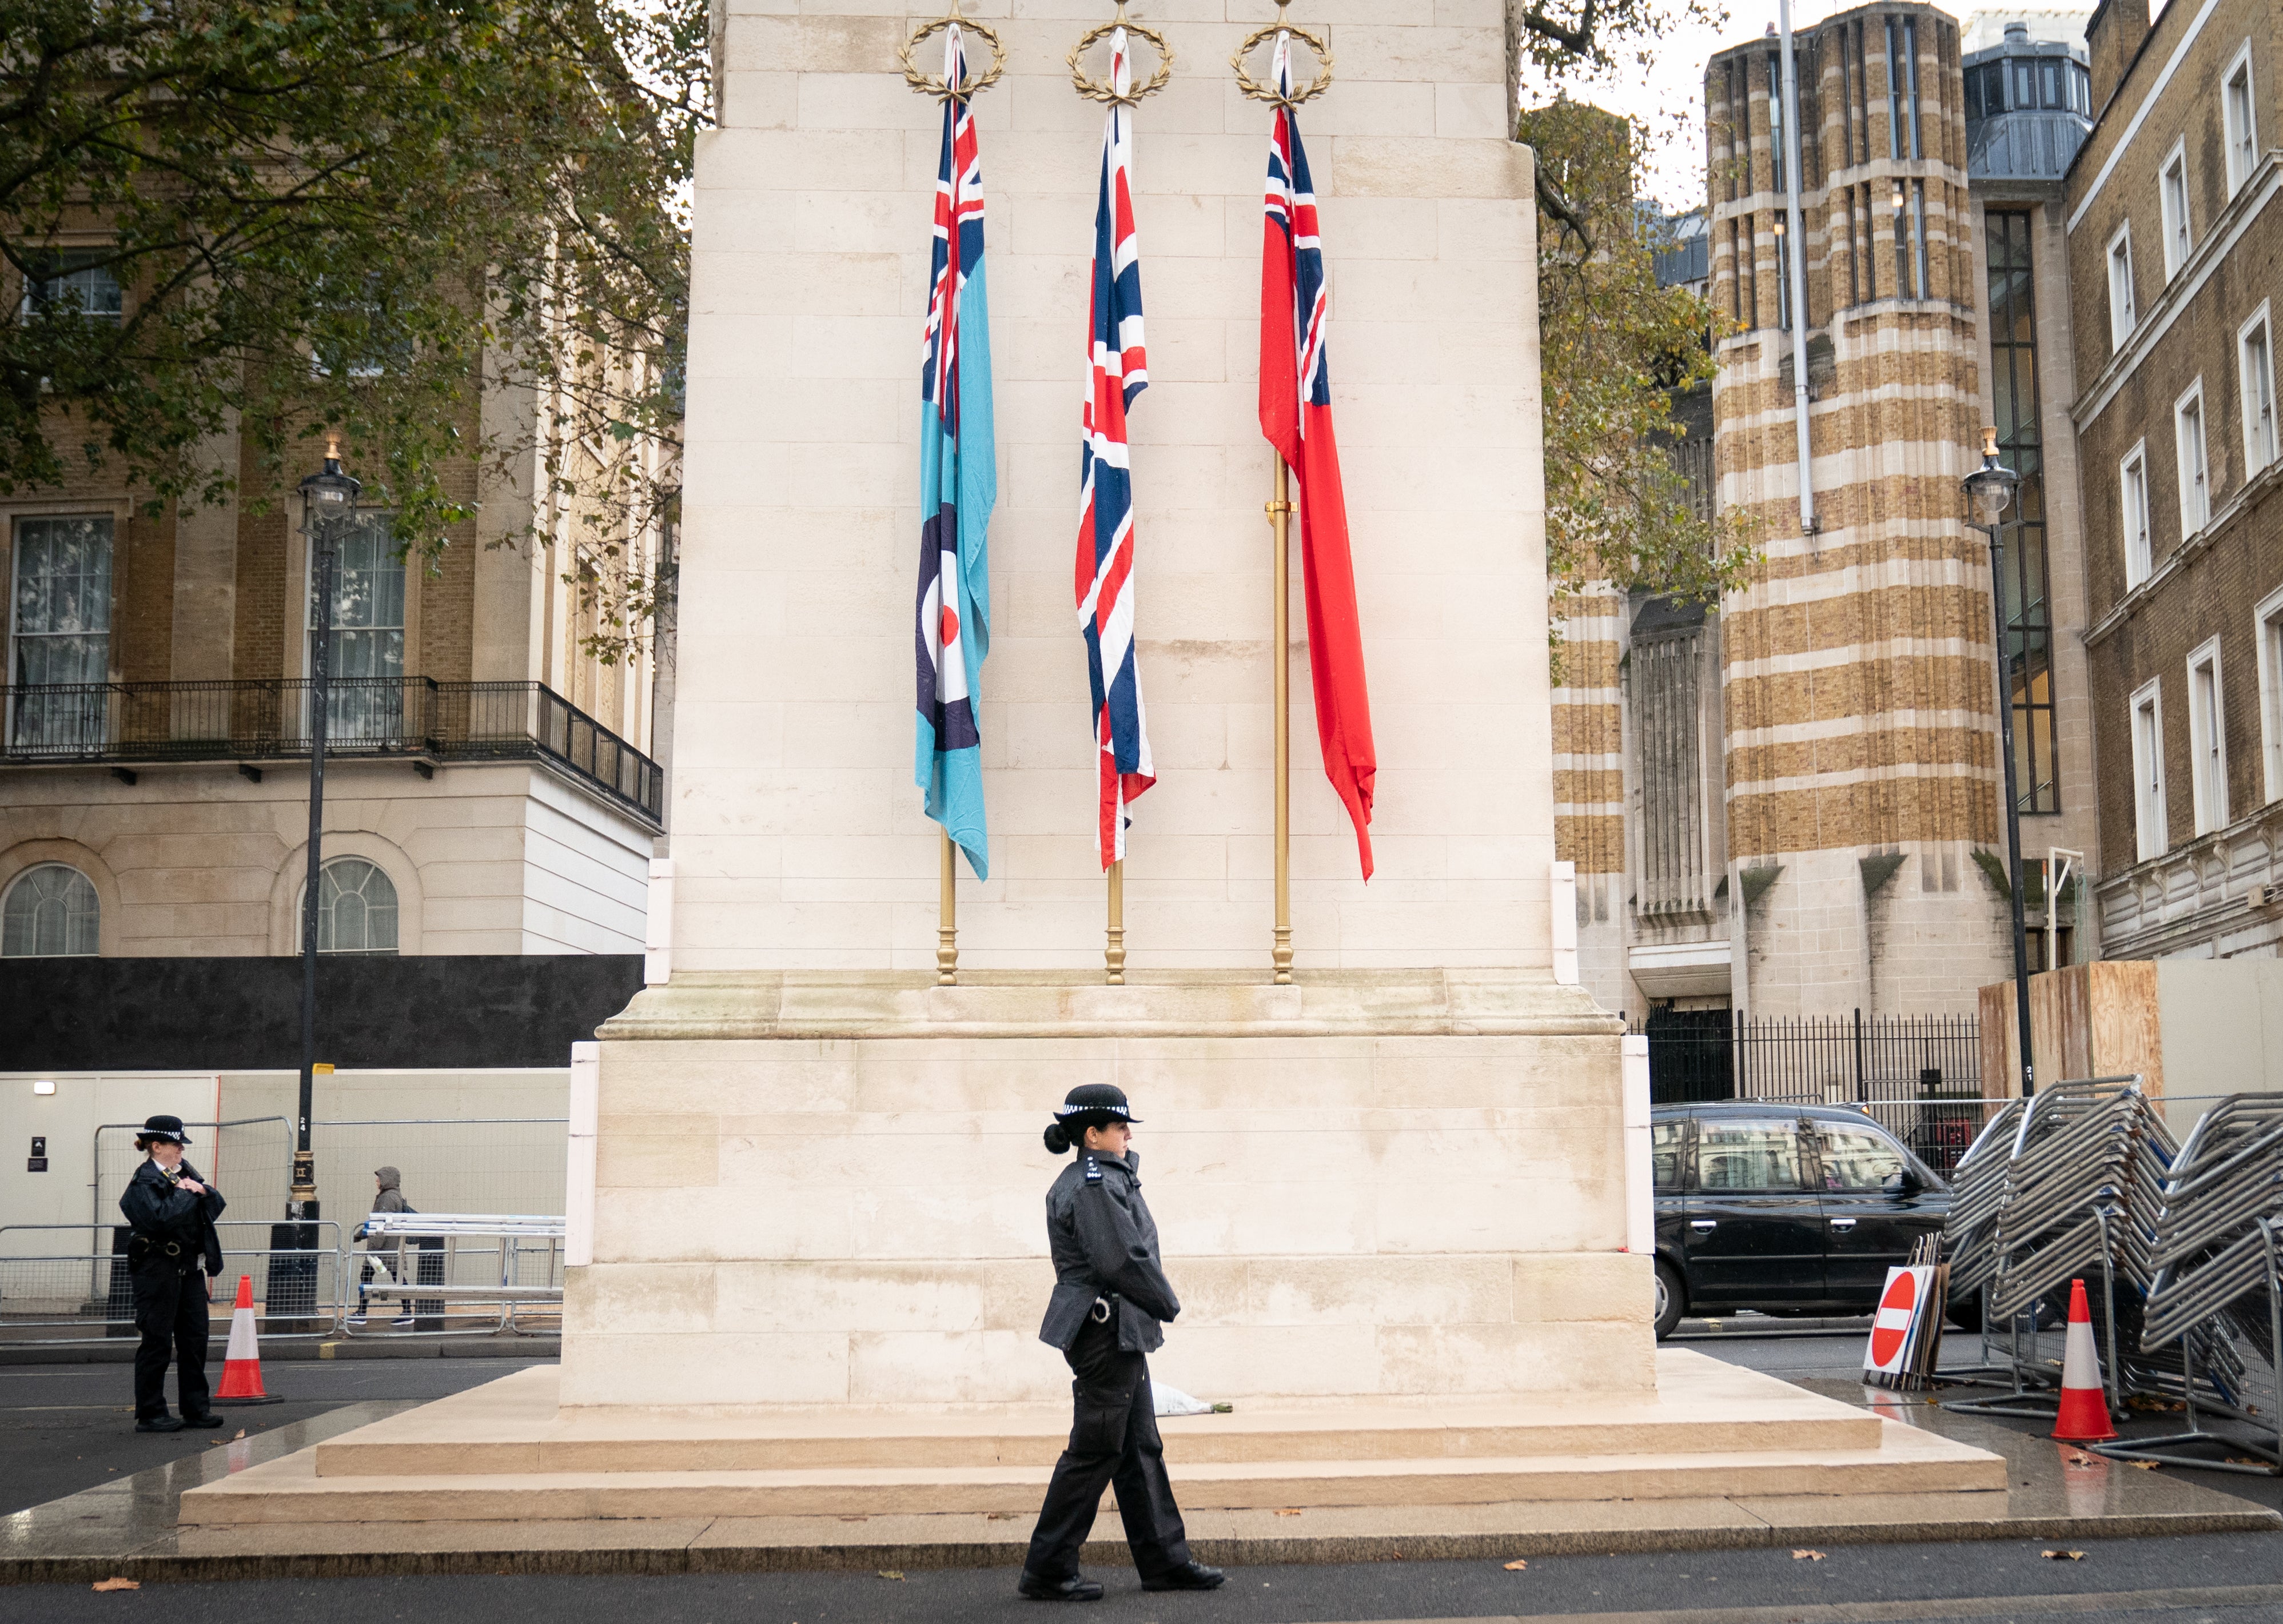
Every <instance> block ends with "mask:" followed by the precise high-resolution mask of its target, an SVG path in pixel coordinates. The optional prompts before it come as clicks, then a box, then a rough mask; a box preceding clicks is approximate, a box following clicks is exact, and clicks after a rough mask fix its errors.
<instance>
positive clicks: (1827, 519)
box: [1555, 5, 2096, 1015]
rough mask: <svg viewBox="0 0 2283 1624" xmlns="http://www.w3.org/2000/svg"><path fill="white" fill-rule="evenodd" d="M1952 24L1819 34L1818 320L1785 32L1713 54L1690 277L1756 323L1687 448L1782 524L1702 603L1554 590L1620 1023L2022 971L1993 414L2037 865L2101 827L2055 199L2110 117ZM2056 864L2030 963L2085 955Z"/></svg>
mask: <svg viewBox="0 0 2283 1624" xmlns="http://www.w3.org/2000/svg"><path fill="white" fill-rule="evenodd" d="M1960 45H1961V40H1960V31H1959V25H1958V24H1957V23H1956V22H1955V21H1954V20H1953V19H1952V18H1951V17H1950V16H1948V15H1947V14H1945V13H1944V12H1939V11H1936V10H1934V9H1932V8H1929V7H1924V6H1907V5H1905V6H1888V7H1867V8H1864V9H1861V10H1858V11H1851V12H1843V13H1842V14H1840V15H1838V16H1835V17H1834V18H1832V19H1829V20H1828V21H1827V22H1825V23H1822V24H1820V25H1818V26H1817V27H1812V28H1810V29H1807V30H1804V31H1803V32H1801V33H1800V34H1799V35H1797V36H1796V51H1797V60H1798V74H1799V86H1800V91H1799V95H1800V106H1801V127H1802V128H1801V135H1802V140H1801V160H1802V173H1801V175H1800V177H1799V179H1800V190H1801V202H1802V213H1803V217H1804V222H1805V226H1806V230H1805V237H1806V239H1807V241H1806V249H1805V262H1804V270H1805V280H1806V286H1807V297H1806V301H1805V302H1806V308H1805V310H1804V312H1795V311H1794V310H1793V308H1792V297H1791V291H1790V287H1789V283H1788V276H1787V275H1786V267H1787V263H1788V261H1787V258H1786V256H1787V253H1788V243H1787V240H1786V239H1787V237H1788V221H1787V220H1786V218H1785V216H1786V199H1787V188H1786V177H1785V175H1784V174H1783V164H1784V162H1785V161H1786V160H1787V159H1788V152H1789V144H1788V139H1787V137H1786V136H1785V133H1784V130H1783V127H1782V110H1781V101H1780V82H1781V58H1780V51H1779V48H1778V45H1777V43H1776V41H1775V40H1773V39H1765V40H1761V41H1758V42H1756V43H1752V44H1750V45H1748V46H1744V47H1741V48H1738V49H1735V50H1732V51H1724V52H1722V53H1720V54H1719V55H1718V56H1716V57H1715V58H1713V59H1712V61H1711V62H1710V65H1709V66H1708V69H1707V74H1706V106H1707V116H1708V159H1709V167H1708V179H1709V197H1710V206H1709V209H1708V211H1707V214H1706V218H1705V221H1704V223H1703V226H1702V227H1699V226H1696V225H1695V224H1694V223H1693V222H1692V223H1691V224H1690V225H1689V226H1688V227H1687V229H1685V230H1684V231H1683V232H1682V233H1681V234H1680V238H1679V241H1680V242H1681V243H1682V244H1683V245H1685V244H1686V243H1687V242H1688V241H1693V240H1695V237H1696V236H1697V235H1698V234H1699V233H1700V232H1701V233H1702V235H1703V237H1704V238H1706V239H1707V240H1708V241H1709V253H1708V254H1707V256H1706V264H1705V266H1704V268H1703V269H1702V270H1699V269H1698V268H1696V267H1695V264H1694V262H1693V256H1692V255H1690V254H1689V253H1684V252H1682V249H1681V248H1680V247H1676V249H1675V250H1674V251H1673V252H1672V253H1670V254H1668V255H1667V256H1666V259H1668V260H1670V261H1671V274H1670V275H1668V276H1667V280H1669V281H1690V282H1693V281H1694V279H1695V276H1704V277H1705V280H1704V282H1703V284H1702V291H1703V292H1704V293H1705V295H1706V296H1707V297H1708V298H1709V299H1711V300H1712V301H1713V303H1714V305H1715V307H1716V308H1717V309H1718V310H1719V311H1720V312H1721V313H1722V314H1723V315H1726V316H1727V317H1728V318H1729V319H1730V320H1731V321H1732V322H1734V331H1733V332H1732V333H1730V334H1729V335H1728V336H1726V337H1725V338H1722V339H1720V340H1719V341H1718V353H1717V359H1718V362H1719V372H1718V377H1717V379H1716V381H1715V383H1714V385H1713V386H1712V389H1711V391H1710V395H1709V397H1707V398H1703V399H1701V400H1695V401H1688V400H1684V401H1681V402H1679V403H1677V404H1678V406H1679V411H1678V413H1677V416H1679V417H1680V418H1681V420H1682V421H1683V423H1684V424H1686V425H1687V426H1688V427H1689V429H1690V432H1688V433H1687V434H1684V436H1683V437H1682V439H1681V441H1680V448H1677V452H1676V455H1683V456H1684V457H1695V458H1701V459H1703V461H1704V462H1709V467H1703V468H1702V469H1701V470H1699V469H1697V468H1691V470H1690V471H1691V472H1692V473H1696V472H1699V471H1701V473H1702V476H1703V479H1704V489H1705V493H1706V501H1707V503H1708V505H1710V504H1712V503H1717V504H1718V506H1720V507H1722V508H1724V509H1726V508H1742V509H1746V510H1748V511H1749V512H1751V513H1753V514H1754V515H1756V516H1757V517H1758V519H1759V520H1760V523H1761V526H1762V532H1763V536H1764V548H1765V555H1766V557H1765V564H1764V566H1763V567H1762V569H1761V570H1760V571H1759V573H1758V575H1757V579H1755V580H1754V581H1753V583H1752V584H1751V585H1750V587H1749V588H1747V589H1746V590H1744V591H1742V592H1740V593H1737V594H1732V595H1731V596H1730V597H1729V598H1728V599H1726V601H1725V602H1721V603H1719V604H1718V605H1715V606H1710V609H1709V610H1707V609H1705V608H1701V607H1700V608H1691V607H1689V606H1685V605H1677V604H1673V603H1670V602H1664V601H1662V600H1656V599H1640V598H1637V599H1635V600H1634V601H1632V602H1621V601H1619V600H1618V599H1617V598H1616V597H1614V596H1609V597H1602V598H1588V599H1586V600H1583V601H1581V602H1577V603H1573V604H1570V605H1566V606H1564V607H1565V608H1566V610H1568V614H1567V618H1566V620H1565V626H1566V638H1567V641H1566V646H1565V658H1566V659H1567V660H1569V661H1570V663H1571V666H1570V671H1571V673H1572V674H1568V675H1567V676H1566V677H1565V680H1566V682H1567V684H1568V686H1566V687H1565V688H1562V690H1560V691H1558V692H1557V694H1556V695H1555V703H1556V707H1557V709H1556V734H1557V739H1558V740H1564V741H1567V742H1570V744H1571V745H1572V747H1573V749H1574V750H1575V753H1574V754H1572V755H1570V756H1569V757H1567V758H1558V759H1557V765H1558V766H1561V767H1565V768H1568V769H1570V771H1569V772H1568V773H1567V775H1566V776H1565V777H1564V778H1563V779H1562V780H1561V781H1560V782H1561V783H1562V790H1561V791H1558V793H1561V794H1562V799H1563V802H1564V804H1563V806H1562V812H1563V813H1564V815H1565V816H1564V822H1563V824H1562V829H1563V834H1564V837H1565V845H1564V851H1563V855H1565V856H1570V857H1572V858H1573V859H1574V860H1576V861H1577V862H1578V868H1579V874H1580V881H1579V897H1580V900H1579V908H1580V914H1581V930H1580V948H1581V964H1582V966H1583V968H1584V972H1585V974H1586V977H1587V979H1588V981H1589V983H1591V984H1592V985H1593V987H1594V988H1595V991H1596V992H1597V994H1598V995H1599V996H1600V997H1601V998H1602V1000H1603V1001H1604V1002H1605V1003H1609V1004H1610V1005H1612V1006H1615V1007H1618V1008H1622V1009H1625V1011H1626V1012H1627V1013H1628V1014H1639V1013H1643V1012H1646V1011H1648V1010H1649V1009H1652V1008H1655V1007H1657V1006H1671V1007H1675V1008H1679V1009H1687V1008H1689V1007H1692V1006H1694V1007H1699V1008H1703V1007H1715V1008H1717V1007H1722V1006H1726V1007H1729V1008H1733V1009H1735V1010H1738V1011H1748V1012H1751V1013H1756V1014H1779V1015H1802V1014H1807V1015H1846V1014H1850V1013H1851V1011H1854V1010H1858V1009H1859V1010H1860V1011H1862V1012H1863V1013H1864V1014H1866V1015H1873V1014H1890V1013H1892V1014H1928V1013H1964V1012H1967V1011H1971V1010H1972V1009H1973V1008H1974V1007H1975V997H1976V991H1975V990H1976V989H1977V987H1979V986H1980V985H1982V984H1983V983H1988V982H1991V981H1995V980H1999V979H2002V978H2003V977H2005V976H2006V975H2010V973H2011V967H2012V960H2011V943H2010V939H2009V934H2008V932H2009V927H2008V921H2007V918H2006V889H2005V883H2004V880H2003V874H2004V870H2003V866H2002V859H2001V856H2000V854H2001V853H2002V851H2003V849H2004V832H2003V827H2002V824H2001V821H2000V820H1999V803H2000V798H2001V795H2002V789H2001V778H2000V771H1999V769H2000V765H2001V764H2000V763H1999V756H1998V729H1997V720H1998V718H1997V710H1996V707H1997V704H1998V703H1999V683H1998V681H1997V680H1996V677H1995V659H1994V656H1995V649H1994V638H1995V636H1996V632H1995V626H1994V623H1993V614H1992V606H1991V556H1990V549H1989V546H1988V542H1987V540H1986V538H1985V537H1984V536H1983V533H1982V532H1979V531H1977V530H1975V529H1974V528H1971V527H1970V526H1969V525H1968V524H1967V523H1966V519H1967V515H1966V513H1965V509H1964V501H1963V498H1962V495H1961V493H1960V480H1961V479H1962V478H1964V476H1965V475H1966V474H1967V472H1969V471H1970V470H1972V469H1973V468H1974V467H1975V465H1976V462H1977V461H1978V457H1977V452H1978V448H1979V445H1980V429H1981V427H1982V425H1983V424H1985V423H1997V424H1999V426H2000V429H2001V434H2000V444H2001V452H2002V454H2003V456H2004V459H2005V460H2006V462H2007V464H2008V465H2009V466H2011V467H2014V469H2015V470H2016V471H2018V472H2021V473H2022V475H2023V478H2024V485H2023V494H2022V501H2021V502H2020V504H2019V505H2018V506H2017V507H2016V508H2015V509H2013V510H2012V511H2011V512H2009V514H2008V517H2007V523H2006V527H2005V532H2004V540H2005V542H2006V581H2005V582H2004V592H2003V606H2004V612H2005V616H2006V666H2007V669H2008V671H2009V672H2010V679H2009V680H2008V681H2007V683H2006V703H2010V704H2011V705H2012V706H2013V707H2014V724H2015V731H2016V734H2017V739H2016V764H2017V767H2018V769H2019V777H2020V785H2019V794H2020V799H2021V805H2022V814H2023V831H2022V843H2023V850H2024V857H2025V859H2026V860H2027V861H2028V863H2029V864H2030V866H2032V867H2033V868H2038V869H2042V866H2043V865H2044V863H2045V859H2047V856H2048V853H2051V852H2056V851H2058V852H2063V853H2068V852H2082V853H2087V854H2089V853H2090V852H2091V851H2092V828H2093V806H2092V789H2091V786H2092V728H2091V716H2090V710H2089V706H2088V704H2087V701H2086V695H2087V678H2086V674H2085V671H2084V655H2083V649H2082V647H2081V645H2080V643H2079V641H2078V640H2077V636H2076V633H2077V632H2078V631H2080V630H2081V629H2082V627H2083V626H2084V622H2085V614H2084V581H2083V578H2082V571H2081V569H2080V567H2079V556H2080V550H2081V549H2080V541H2079V537H2080V532H2081V524H2080V520H2079V515H2078V511H2077V493H2076V472H2075V468H2074V464H2073V462H2071V461H2070V449H2071V443H2072V436H2071V434H2070V431H2069V427H2070V425H2069V416H2068V412H2069V403H2070V402H2071V401H2072V400H2074V399H2075V397H2076V389H2075V387H2074V384H2073V381H2072V377H2071V371H2072V367H2073V364H2074V354H2073V351H2072V348H2071V345H2070V342H2069V318H2070V309H2069V298H2068V293H2067V288H2068V267H2067V254H2066V252H2065V249H2064V238H2063V234H2062V229H2061V219H2060V207H2059V206H2060V198H2061V175H2062V173H2063V172H2064V171H2065V170H2066V169H2067V167H2068V164H2069V158H2070V156H2071V155H2072V154H2073V152H2074V151H2075V147H2076V144H2077V142H2078V141H2079V140H2081V139H2082V138H2083V134H2084V128H2086V126H2087V124H2088V122H2089V119H2088V117H2087V113H2088V112H2089V106H2090V102H2089V96H2088V91H2087V87H2086V82H2085V65H2084V56H2083V52H2082V51H2081V50H2077V49H2075V48H2073V47H2071V46H2070V45H2069V43H2066V42H2058V43H2053V42H2041V41H2037V40H2034V39H2032V38H2030V33H2029V30H2027V29H2025V28H2022V27H2014V28H2013V29H2012V30H2010V31H2008V32H2006V33H2004V34H2003V35H2002V37H2001V39H2000V41H1999V43H1998V44H1995V45H1992V46H1991V47H1988V48H1986V49H1984V50H1982V51H1975V52H1973V53H1970V55H1969V54H1968V53H1965V52H1962V51H1961V49H1960ZM2047 80H2050V81H2051V84H2050V86H2048V85H2047V84H2046V82H2045V81H2047ZM2017 81H2018V82H2017ZM1796 321H1802V322H1804V325H1805V328H1806V339H1807V346H1806V347H1807V355H1808V385H1809V392H1810V398H1811V399H1810V407H1809V419H1810V432H1811V436H1812V439H1811V444H1812V463H1811V467H1810V472H1811V474H1812V504H1813V514H1814V519H1815V523H1814V524H1813V526H1812V529H1811V528H1808V527H1805V526H1804V525H1803V523H1802V518H1803V513H1802V504H1801V490H1800V485H1801V482H1800V478H1799V471H1800V470H1799V464H1798V452H1797V427H1796V417H1795V393H1794V388H1793V331H1792V330H1793V325H1794V323H1795V322H1796ZM1692 419H1693V421H1692ZM1708 454H1709V455H1708ZM2069 861H2070V862H2071V863H2072V865H2073V866H2075V867H2076V868H2077V870H2078V871H2079V872H2082V869H2083V866H2084V865H2083V862H2082V861H2081V860H2079V859H2075V858H2071V859H2069ZM2042 877H2043V876H2042V873H2040V874H2038V875H2036V876H2033V882H2032V884H2031V886H2030V897H2029V901H2030V907H2031V921H2030V922H2031V928H2032V931H2033V933H2034V934H2035V935H2036V936H2037V938H2038V939H2037V940H2035V941H2033V943H2032V945H2031V956H2032V961H2033V967H2037V966H2038V965H2041V964H2042V962H2043V960H2044V959H2045V956H2046V955H2047V954H2048V953H2051V955H2052V956H2053V958H2055V959H2057V960H2061V961H2064V962H2066V961H2069V960H2072V959H2081V958H2084V957H2087V956H2090V954H2091V952H2092V951H2093V950H2094V948H2095V945H2096V944H2095V942H2094V940H2093V937H2092V933H2091V932H2090V931H2089V930H2086V931H2083V932H2080V931H2079V929H2077V918H2076V913H2077V910H2076V909H2075V908H2074V907H2073V906H2072V905H2070V904H2069V900H2068V898H2069V895H2070V893H2064V894H2063V896H2062V897H2061V898H2060V899H2058V900H2057V901H2056V902H2055V904H2054V905H2053V908H2052V910H2051V912H2050V913H2048V912H2047V911H2046V906H2045V896H2044V894H2043V893H2044V890H2045V886H2044V885H2043V883H2042ZM2088 922H2089V921H2088ZM2048 925H2050V926H2051V927H2052V932H2053V933H2052V935H2051V936H2047V935H2046V934H2045V930H2044V929H2042V928H2043V927H2045V926H2048Z"/></svg>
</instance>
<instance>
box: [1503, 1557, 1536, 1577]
mask: <svg viewBox="0 0 2283 1624" xmlns="http://www.w3.org/2000/svg"><path fill="white" fill-rule="evenodd" d="M1528 1566H1530V1564H1529V1563H1527V1562H1525V1561H1523V1559H1522V1558H1520V1557H1516V1558H1515V1559H1514V1560H1513V1561H1511V1562H1509V1563H1508V1564H1507V1565H1506V1571H1507V1572H1508V1573H1520V1572H1522V1570H1523V1568H1525V1567H1528Z"/></svg>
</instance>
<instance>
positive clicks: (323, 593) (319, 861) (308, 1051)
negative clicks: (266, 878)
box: [285, 435, 364, 1220]
mask: <svg viewBox="0 0 2283 1624" xmlns="http://www.w3.org/2000/svg"><path fill="white" fill-rule="evenodd" d="M363 489H364V486H362V484H360V483H359V482H358V481H356V480H355V479H352V478H349V476H348V475H347V474H345V473H343V472H342V471H341V442H340V437H339V436H338V435H329V436H328V437H327V438H326V441H325V466H324V468H323V470H322V471H321V472H318V473H314V474H311V475H310V476H309V477H308V478H306V479H304V480H302V481H301V516H302V517H301V534H302V536H303V537H304V538H305V540H306V541H307V544H308V556H309V601H310V608H311V610H312V612H313V615H314V618H315V620H316V626H315V628H314V632H315V634H314V635H313V636H312V637H311V638H310V640H309V866H308V877H307V878H306V879H305V880H304V882H302V887H301V1095H300V1104H299V1106H298V1107H297V1109H296V1111H295V1114H294V1119H293V1184H292V1193H291V1194H290V1196H289V1198H288V1200H287V1203H286V1208H285V1216H287V1217H288V1218H292V1219H303V1220H307V1219H312V1218H315V1217H316V1216H317V1163H316V1156H315V1155H314V1154H312V1153H311V1151H310V1148H309V1114H310V1112H311V1110H312V1109H313V1108H314V1096H315V1093H316V1073H317V902H318V890H317V888H318V875H319V874H320V871H321V870H322V869H323V866H324V854H323V849H322V847H323V831H324V823H325V729H326V724H327V723H328V722H329V721H330V720H331V709H332V706H331V665H332V641H333V571H334V565H335V563H336V561H337V560H338V558H339V553H340V545H341V529H342V526H343V525H344V524H347V521H348V519H349V517H350V516H351V515H353V514H354V513H355V511H356V501H357V497H358V495H359V493H362V491H363Z"/></svg>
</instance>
